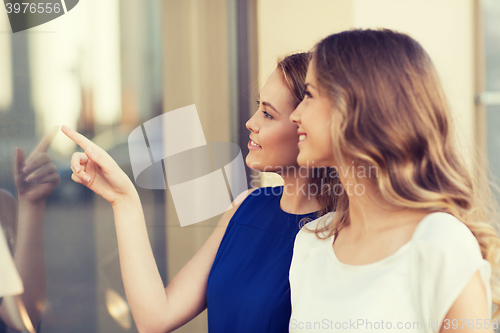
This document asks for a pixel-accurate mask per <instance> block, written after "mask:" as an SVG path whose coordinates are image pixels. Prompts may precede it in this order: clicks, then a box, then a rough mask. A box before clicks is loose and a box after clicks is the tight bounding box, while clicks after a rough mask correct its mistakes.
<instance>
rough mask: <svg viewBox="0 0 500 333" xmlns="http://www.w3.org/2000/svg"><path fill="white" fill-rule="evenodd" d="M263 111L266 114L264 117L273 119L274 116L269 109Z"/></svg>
mask: <svg viewBox="0 0 500 333" xmlns="http://www.w3.org/2000/svg"><path fill="white" fill-rule="evenodd" d="M262 113H263V114H264V117H266V118H268V119H273V116H271V115H270V114H269V113H268V112H267V111H265V110H262Z"/></svg>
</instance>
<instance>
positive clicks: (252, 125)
mask: <svg viewBox="0 0 500 333" xmlns="http://www.w3.org/2000/svg"><path fill="white" fill-rule="evenodd" d="M256 114H257V112H255V113H254V115H253V116H252V118H250V119H248V121H247V122H246V124H245V126H246V127H247V128H248V130H249V131H250V132H252V133H258V132H259V125H257V122H256V121H255V115H256Z"/></svg>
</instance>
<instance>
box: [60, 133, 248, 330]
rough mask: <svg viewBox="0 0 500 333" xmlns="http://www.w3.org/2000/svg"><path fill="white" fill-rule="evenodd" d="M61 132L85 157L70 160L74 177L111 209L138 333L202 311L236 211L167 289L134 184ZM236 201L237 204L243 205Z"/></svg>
mask: <svg viewBox="0 0 500 333" xmlns="http://www.w3.org/2000/svg"><path fill="white" fill-rule="evenodd" d="M63 132H64V133H65V134H66V135H68V137H70V138H71V139H72V140H73V141H75V142H76V143H77V144H78V145H80V146H81V147H82V148H83V149H85V153H75V154H74V155H73V157H72V160H71V168H72V170H73V175H72V179H73V180H74V181H75V182H77V183H80V184H83V185H85V186H87V187H88V188H89V189H91V190H93V191H94V192H96V193H97V194H99V195H101V196H102V197H103V198H104V199H106V200H107V201H108V202H110V203H111V205H112V207H113V212H114V217H115V225H116V234H117V237H118V249H119V255H120V266H121V272H122V278H123V283H124V286H125V293H126V295H127V300H128V302H129V305H130V309H131V311H132V315H133V317H134V320H135V323H136V326H137V328H138V330H139V331H140V332H168V331H171V330H174V329H176V328H178V327H180V326H182V325H184V324H185V323H187V322H188V321H189V320H191V319H192V318H194V317H195V316H196V315H198V314H199V313H200V312H201V311H203V310H204V309H205V308H206V286H207V279H208V274H209V272H210V269H211V267H212V263H213V261H214V258H215V255H216V253H217V249H218V247H219V244H220V241H221V239H222V237H223V235H224V232H225V230H226V226H227V224H228V222H229V220H230V219H231V217H232V216H233V214H234V212H235V211H236V209H237V207H234V208H232V209H230V210H228V211H227V212H226V213H225V214H224V215H223V217H222V218H221V220H220V222H219V224H218V225H217V227H216V228H215V229H214V231H213V232H212V234H211V235H210V237H209V238H208V240H207V241H206V243H205V244H204V245H203V246H202V248H201V249H200V250H199V251H198V252H197V253H196V255H195V256H194V257H193V258H192V259H191V260H190V261H189V262H188V263H187V264H186V265H185V266H184V267H183V268H182V269H181V271H180V272H179V273H178V274H177V275H176V276H175V277H174V279H173V280H172V281H171V282H170V283H169V285H168V286H167V288H166V289H165V288H164V285H163V282H162V280H161V277H160V274H159V272H158V268H157V266H156V262H155V259H154V256H153V252H152V250H151V245H150V243H149V238H148V234H147V228H146V223H145V220H144V214H143V211H142V206H141V202H140V199H139V196H138V194H137V191H136V190H135V187H134V186H133V184H132V182H131V181H130V179H129V178H128V177H127V176H126V175H125V173H124V172H123V171H122V170H121V169H120V168H119V167H118V165H117V164H116V162H115V161H113V159H112V158H111V157H110V156H109V155H108V154H107V153H106V152H105V151H104V150H102V149H101V148H100V147H98V146H96V145H95V144H93V143H92V142H91V141H89V140H88V139H87V138H85V137H84V136H82V135H80V134H78V133H76V132H74V131H72V130H70V129H68V128H67V127H64V128H63ZM87 147H90V150H89V149H87ZM248 193H249V192H248ZM246 195H247V193H245V194H243V196H246ZM238 199H241V198H238ZM238 199H237V200H235V201H236V202H241V200H238Z"/></svg>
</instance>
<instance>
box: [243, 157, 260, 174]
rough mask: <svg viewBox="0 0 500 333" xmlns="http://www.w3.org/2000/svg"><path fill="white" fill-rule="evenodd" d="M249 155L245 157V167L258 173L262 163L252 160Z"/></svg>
mask: <svg viewBox="0 0 500 333" xmlns="http://www.w3.org/2000/svg"><path fill="white" fill-rule="evenodd" d="M249 155H250V154H249ZM249 155H247V157H246V159H245V163H246V165H247V167H249V168H250V169H252V170H258V171H259V169H261V166H262V163H260V162H259V161H256V160H255V159H254V158H251V157H250V156H249Z"/></svg>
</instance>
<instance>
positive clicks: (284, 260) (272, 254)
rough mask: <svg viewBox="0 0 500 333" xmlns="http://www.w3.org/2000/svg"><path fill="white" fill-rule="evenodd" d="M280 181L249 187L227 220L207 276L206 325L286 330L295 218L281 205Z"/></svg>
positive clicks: (239, 331) (234, 332) (258, 331)
mask: <svg viewBox="0 0 500 333" xmlns="http://www.w3.org/2000/svg"><path fill="white" fill-rule="evenodd" d="M282 193H283V186H278V187H263V188H260V189H257V190H255V191H253V192H252V193H251V194H250V195H249V196H248V197H247V198H246V199H245V200H244V201H243V202H242V203H241V205H240V207H239V208H238V209H237V210H236V212H235V213H234V215H233V217H232V219H231V221H230V222H229V224H228V226H227V229H226V233H225V234H224V237H223V238H222V241H221V243H220V245H219V249H218V251H217V255H216V257H215V260H214V263H213V265H212V269H211V270H210V274H209V276H208V282H207V315H208V330H209V332H211V333H212V332H213V333H224V332H227V333H245V332H248V333H265V332H273V333H274V332H288V322H289V320H290V314H291V301H290V285H289V282H288V272H289V270H290V263H291V260H292V251H293V244H294V241H295V236H296V235H297V232H298V231H299V222H300V221H301V220H302V219H303V218H306V221H307V222H309V221H312V220H314V219H315V218H316V214H315V213H309V214H304V215H295V214H289V213H286V212H284V211H283V210H282V209H281V208H280V199H281V195H282Z"/></svg>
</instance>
